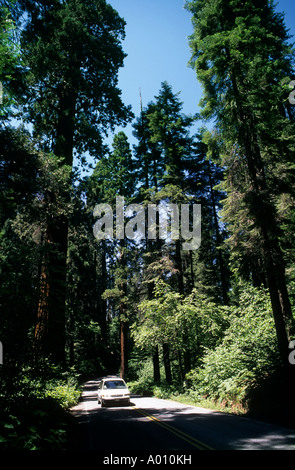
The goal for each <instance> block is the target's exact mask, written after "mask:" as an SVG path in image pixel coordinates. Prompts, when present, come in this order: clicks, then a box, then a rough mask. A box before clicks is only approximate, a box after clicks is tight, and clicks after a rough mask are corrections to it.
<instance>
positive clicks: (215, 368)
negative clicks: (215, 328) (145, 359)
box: [187, 286, 279, 403]
mask: <svg viewBox="0 0 295 470" xmlns="http://www.w3.org/2000/svg"><path fill="white" fill-rule="evenodd" d="M231 311H232V313H231V315H230V318H229V321H230V326H229V328H228V329H227V331H226V332H225V336H224V338H223V341H222V342H221V344H220V345H219V346H217V347H216V348H215V349H214V350H208V351H207V354H206V355H205V357H204V358H203V361H202V366H201V368H199V369H195V370H192V371H191V372H190V373H189V374H187V379H188V380H189V381H190V383H191V384H192V387H193V389H194V390H195V391H196V392H197V393H198V394H199V395H200V396H206V397H209V398H211V399H213V400H223V401H224V402H226V403H235V402H240V403H241V402H242V403H246V400H247V394H248V391H249V390H250V389H252V388H253V387H255V386H256V385H257V384H258V383H259V382H260V380H261V379H262V378H263V377H266V376H267V375H268V374H270V373H271V372H272V371H274V370H275V368H276V367H277V365H278V363H279V355H278V349H277V341H276V334H275V327H274V321H273V317H272V311H271V305H270V301H269V296H268V294H267V293H266V292H265V291H264V290H262V289H255V288H253V287H251V286H249V287H247V289H244V290H243V291H242V293H241V294H240V296H239V302H238V304H237V305H235V306H233V307H232V308H231Z"/></svg>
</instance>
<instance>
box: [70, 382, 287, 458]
mask: <svg viewBox="0 0 295 470" xmlns="http://www.w3.org/2000/svg"><path fill="white" fill-rule="evenodd" d="M71 413H72V415H73V416H74V417H75V420H76V422H77V423H78V424H79V430H80V433H79V434H80V436H81V438H80V439H79V445H80V446H81V450H94V451H103V452H105V453H106V455H108V458H112V459H113V458H115V454H114V453H115V452H116V451H118V452H119V451H128V450H129V451H133V452H134V451H148V452H154V451H175V452H178V453H179V451H181V452H184V451H196V450H207V451H211V450H295V431H294V430H292V429H291V430H290V429H286V428H282V427H279V426H274V425H271V424H268V423H264V422H260V421H256V420H252V419H248V418H243V417H239V416H234V415H230V414H226V413H220V412H216V411H212V410H208V409H204V408H199V407H195V406H189V405H184V404H181V403H177V402H175V401H170V400H160V399H157V398H150V397H138V396H134V397H133V396H131V403H130V406H119V405H116V406H108V407H106V408H102V407H101V406H100V405H99V404H98V403H97V382H96V381H90V382H87V383H86V384H85V387H84V390H83V393H82V397H81V401H80V403H79V404H78V405H77V406H75V407H74V408H72V410H71ZM107 452H109V453H108V454H107ZM119 453H120V452H119ZM119 453H118V455H119ZM110 463H111V462H110ZM113 463H117V462H113ZM118 463H119V462H118ZM162 463H163V462H162ZM170 463H171V462H170ZM130 466H131V467H132V464H131V465H130Z"/></svg>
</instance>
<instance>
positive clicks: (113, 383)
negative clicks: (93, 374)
mask: <svg viewBox="0 0 295 470" xmlns="http://www.w3.org/2000/svg"><path fill="white" fill-rule="evenodd" d="M103 388H127V387H126V385H125V383H124V382H123V381H122V380H108V381H106V382H105V383H104V386H103Z"/></svg>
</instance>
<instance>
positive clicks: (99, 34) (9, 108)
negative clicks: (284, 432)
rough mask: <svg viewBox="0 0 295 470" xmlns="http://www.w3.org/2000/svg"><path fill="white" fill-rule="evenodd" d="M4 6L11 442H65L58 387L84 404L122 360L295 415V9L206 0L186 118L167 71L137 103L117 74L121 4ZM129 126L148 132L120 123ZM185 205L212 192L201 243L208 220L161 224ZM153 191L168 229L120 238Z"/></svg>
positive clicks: (197, 28)
mask: <svg viewBox="0 0 295 470" xmlns="http://www.w3.org/2000/svg"><path fill="white" fill-rule="evenodd" d="M0 5H1V8H0V22H1V32H0V34H1V45H0V48H1V53H0V72H1V75H0V80H1V93H2V95H1V104H0V157H1V160H0V162H1V166H0V185H1V186H0V187H1V200H0V208H1V212H0V220H1V226H0V283H1V299H0V305H1V317H0V341H1V346H2V348H3V357H1V359H2V360H1V362H2V364H1V365H0V375H1V384H0V412H1V416H0V421H1V424H2V425H3V429H4V431H3V433H2V435H1V434H0V446H1V445H2V446H4V448H10V447H16V448H30V449H34V448H40V447H41V448H42V446H43V447H44V446H45V448H46V446H49V448H50V445H51V444H53V443H54V445H55V446H56V445H57V443H58V442H62V438H63V432H64V430H63V429H62V426H61V425H57V424H56V422H54V421H53V417H54V416H55V415H54V414H53V415H52V414H50V416H49V413H47V414H46V411H48V410H47V408H46V407H45V411H44V406H45V405H44V403H45V402H46V400H48V399H51V400H52V399H53V400H55V401H56V403H58V404H60V405H62V406H63V407H64V408H67V407H68V406H70V405H71V404H73V403H75V400H77V398H78V397H79V384H80V383H81V381H83V380H86V379H87V378H94V377H98V376H102V375H105V374H120V375H121V377H124V378H125V379H126V381H127V382H128V383H129V384H130V387H131V389H132V390H133V391H136V392H137V393H150V394H152V393H153V394H155V395H156V396H172V395H173V396H174V397H175V396H179V397H184V396H186V397H187V398H188V397H189V398H190V399H191V400H194V401H195V402H196V403H200V402H201V401H202V400H204V399H206V400H210V403H213V402H215V403H217V402H218V403H219V404H223V405H224V406H229V407H231V409H240V410H244V411H245V410H246V411H249V410H251V407H253V408H255V409H256V411H257V410H258V412H260V414H261V415H263V413H266V414H267V413H268V412H269V410H270V409H271V412H272V416H275V415H276V414H277V415H278V416H279V415H280V416H281V417H282V416H283V415H284V412H285V414H286V416H287V415H288V416H289V418H290V420H292V416H294V414H295V409H294V403H293V401H292V396H291V393H292V387H293V385H294V377H293V376H294V373H295V368H294V367H295V366H294V362H295V361H294V354H293V352H292V351H293V349H292V348H290V346H292V343H290V342H291V341H292V340H293V339H294V338H295V325H294V318H293V314H292V310H293V309H294V303H295V251H294V243H293V230H294V228H295V210H294V195H295V186H294V182H295V173H294V152H295V139H294V137H295V124H294V122H295V106H294V99H293V96H292V94H293V92H292V83H291V81H292V80H293V79H294V58H295V56H294V51H293V49H292V45H291V43H290V40H291V38H290V37H289V36H288V32H287V30H286V27H285V24H284V17H283V15H282V14H281V13H278V12H277V11H276V9H275V7H274V4H273V2H272V1H271V0H244V1H240V0H231V1H228V0H212V1H210V2H208V1H207V0H191V1H189V0H188V1H187V2H186V8H187V10H188V11H189V12H190V13H191V18H192V24H193V34H192V35H191V37H190V38H189V42H188V48H190V50H191V62H190V66H191V67H192V68H193V69H194V70H195V74H196V80H198V81H199V82H200V84H201V85H202V90H203V96H202V102H201V112H200V113H199V114H196V115H195V116H188V115H185V114H184V113H183V104H182V102H181V92H179V90H173V89H172V87H171V85H170V84H169V83H167V81H165V77H163V82H162V83H159V91H158V94H157V96H155V97H153V98H152V100H151V101H150V102H149V103H148V105H147V106H146V107H143V106H142V107H141V112H140V115H139V116H135V115H134V114H133V111H132V109H131V106H129V105H128V104H124V103H123V102H122V99H121V90H120V89H119V86H118V72H119V69H120V68H121V67H123V65H124V58H125V53H124V49H123V48H124V37H125V26H126V24H125V20H124V19H123V18H121V17H120V12H117V11H115V10H114V9H113V7H111V5H109V4H108V3H107V2H106V1H105V0H86V1H84V0H83V1H82V0H65V1H62V0H38V1H32V0H1V2H0ZM128 123H132V126H133V134H134V137H135V139H136V144H135V145H134V146H132V147H131V145H130V143H129V141H128V137H127V135H126V133H125V132H124V131H123V130H120V131H119V132H117V133H116V129H118V128H120V129H124V126H126V125H127V124H128ZM196 125H197V128H198V131H197V132H192V129H193V128H195V126H196ZM110 135H111V136H112V145H107V144H106V141H107V139H106V138H107V136H110ZM88 156H91V157H92V158H94V159H95V165H94V166H93V167H91V165H90V168H89V159H88ZM81 168H82V170H83V168H84V169H85V168H87V173H86V175H87V176H85V174H84V176H83V171H81ZM118 201H120V202H121V203H122V204H123V213H124V214H123V215H124V220H123V221H122V213H121V212H122V211H119V209H118ZM169 205H170V206H171V205H174V206H173V207H176V206H177V208H184V206H185V207H188V208H189V209H190V214H192V210H193V207H201V243H200V244H199V245H198V246H192V247H191V249H184V243H183V242H184V241H185V240H186V241H187V240H189V239H190V237H192V234H193V230H194V222H195V220H194V218H193V217H190V218H189V220H188V223H187V227H186V230H184V231H181V234H182V235H183V234H185V237H172V236H171V232H172V223H171V224H170V222H171V220H172V216H169V215H168V229H167V233H166V236H160V231H161V228H162V227H161V219H160V213H161V208H162V209H165V208H166V207H167V206H169ZM151 207H153V208H154V207H156V209H157V210H156V211H155V213H154V220H153V221H154V227H153V229H152V230H151V227H149V228H150V231H149V230H148V227H147V226H146V225H145V226H144V229H143V234H144V236H142V237H136V235H134V236H133V237H132V236H129V237H126V236H125V237H124V236H120V235H122V234H121V233H119V231H120V230H121V232H122V228H123V232H124V228H125V230H126V229H127V227H128V229H129V232H128V233H129V234H130V233H134V234H136V227H137V229H138V224H139V219H137V217H136V214H137V215H138V214H139V213H140V211H141V210H142V211H143V213H144V214H148V210H149V208H151ZM109 208H112V218H111V219H110V218H107V217H106V213H107V211H108V210H109ZM128 208H129V209H128ZM127 209H128V210H127ZM176 212H177V211H176ZM174 215H175V214H174ZM177 216H178V217H180V214H179V213H178V212H177ZM120 222H121V225H120ZM122 222H123V227H122ZM181 222H183V219H182V218H181ZM109 223H111V232H108V231H107V225H108V224H109ZM97 224H98V225H97ZM124 224H125V225H124ZM98 226H100V228H101V230H102V231H104V234H105V235H106V236H103V237H98V236H96V234H97V230H96V229H97V227H98ZM95 227H96V229H95ZM181 228H183V227H181ZM150 235H151V236H150ZM266 396H267V399H266ZM28 403H30V407H26V406H24V404H28ZM42 403H43V404H42ZM46 403H47V402H46ZM274 404H275V406H274ZM46 406H48V404H47V405H46ZM284 406H285V408H288V409H287V410H286V409H285V408H284ZM42 407H43V408H42ZM25 408H26V409H27V410H28V408H29V409H30V410H31V414H30V412H29V411H27V412H26V413H27V414H26V415H25V417H24V416H23V413H24V411H23V410H24V409H25ZM264 408H265V409H264ZM32 410H33V411H32ZM41 410H43V411H41ZM58 416H59V415H58ZM44 419H46V420H47V421H46V426H47V427H48V428H50V429H51V434H50V436H49V437H48V436H47V437H46V438H41V437H40V432H39V431H38V430H39V427H41V428H42V426H43V427H44V426H45V425H44V423H43V424H40V422H41V421H42V420H44ZM57 419H59V418H57ZM55 427H56V428H55ZM42 429H43V428H42ZM1 432H2V431H1ZM38 433H39V434H38ZM42 439H43V440H42Z"/></svg>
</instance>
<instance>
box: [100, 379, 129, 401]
mask: <svg viewBox="0 0 295 470" xmlns="http://www.w3.org/2000/svg"><path fill="white" fill-rule="evenodd" d="M97 401H98V403H100V404H101V406H105V405H106V404H107V403H124V404H126V405H129V403H130V391H129V390H128V387H127V385H126V383H125V381H124V380H123V379H121V378H118V377H103V378H101V379H99V382H98V391H97Z"/></svg>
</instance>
